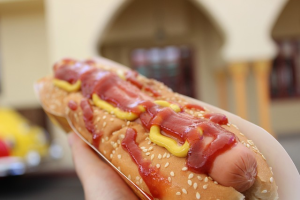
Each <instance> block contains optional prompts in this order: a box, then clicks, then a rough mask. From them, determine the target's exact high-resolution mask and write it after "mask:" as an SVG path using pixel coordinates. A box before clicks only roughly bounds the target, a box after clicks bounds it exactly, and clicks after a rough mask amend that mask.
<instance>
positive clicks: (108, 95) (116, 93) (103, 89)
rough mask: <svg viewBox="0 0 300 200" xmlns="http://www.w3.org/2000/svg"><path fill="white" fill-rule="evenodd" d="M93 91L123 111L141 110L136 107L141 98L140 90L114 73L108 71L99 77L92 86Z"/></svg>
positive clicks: (136, 111)
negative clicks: (105, 74)
mask: <svg viewBox="0 0 300 200" xmlns="http://www.w3.org/2000/svg"><path fill="white" fill-rule="evenodd" d="M94 93H95V94H97V95H98V96H99V97H100V98H101V99H102V100H104V101H107V102H109V103H111V104H113V105H114V106H116V107H118V108H120V109H121V110H123V111H128V112H133V113H136V114H139V113H140V112H141V111H140V109H139V108H138V107H137V106H138V104H139V102H141V101H142V100H143V97H142V96H141V92H140V90H139V89H138V88H136V87H135V86H133V85H132V84H130V83H128V82H127V81H124V80H122V79H121V78H120V77H118V76H117V75H116V74H113V73H111V72H110V73H109V74H108V75H107V76H104V77H102V78H101V79H99V80H98V82H97V84H96V85H95V87H94Z"/></svg>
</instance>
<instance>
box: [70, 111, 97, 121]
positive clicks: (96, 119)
mask: <svg viewBox="0 0 300 200" xmlns="http://www.w3.org/2000/svg"><path fill="white" fill-rule="evenodd" d="M75 114H76V113H75ZM75 117H77V115H75ZM99 121H100V117H97V119H96V120H95V122H99Z"/></svg>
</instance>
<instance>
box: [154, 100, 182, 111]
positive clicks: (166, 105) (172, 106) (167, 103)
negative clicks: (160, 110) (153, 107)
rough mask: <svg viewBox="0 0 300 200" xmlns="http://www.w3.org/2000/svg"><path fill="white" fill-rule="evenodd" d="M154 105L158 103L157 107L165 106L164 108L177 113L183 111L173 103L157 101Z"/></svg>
mask: <svg viewBox="0 0 300 200" xmlns="http://www.w3.org/2000/svg"><path fill="white" fill-rule="evenodd" d="M154 103H156V104H157V105H160V106H163V107H170V108H171V109H172V110H174V111H175V112H180V111H181V109H180V107H179V106H178V105H177V104H172V103H169V102H167V101H163V100H156V101H154Z"/></svg>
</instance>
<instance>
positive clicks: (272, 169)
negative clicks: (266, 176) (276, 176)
mask: <svg viewBox="0 0 300 200" xmlns="http://www.w3.org/2000/svg"><path fill="white" fill-rule="evenodd" d="M270 171H271V173H272V175H273V169H272V167H270Z"/></svg>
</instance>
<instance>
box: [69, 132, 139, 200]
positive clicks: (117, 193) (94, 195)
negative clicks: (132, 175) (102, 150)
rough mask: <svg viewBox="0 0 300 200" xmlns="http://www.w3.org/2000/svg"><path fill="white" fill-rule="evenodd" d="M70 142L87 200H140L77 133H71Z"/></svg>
mask: <svg viewBox="0 0 300 200" xmlns="http://www.w3.org/2000/svg"><path fill="white" fill-rule="evenodd" d="M68 140H69V143H70V146H71V149H72V155H73V162H74V165H75V170H76V173H77V175H78V177H79V179H80V181H81V183H82V186H83V189H84V194H85V199H86V200H95V199H96V200H97V199H108V200H114V199H116V200H117V199H118V200H123V199H132V200H135V199H138V198H137V197H136V196H135V195H134V193H133V192H132V191H131V189H130V188H129V187H128V186H127V185H126V183H125V182H124V181H123V180H122V179H121V178H120V177H119V175H118V174H117V173H116V172H115V171H114V170H113V169H112V168H111V167H110V166H108V165H107V164H106V163H105V162H104V161H102V160H101V159H100V158H99V156H98V155H97V154H96V153H95V152H94V151H93V150H92V149H91V148H90V147H89V146H88V145H87V144H85V143H84V142H83V141H82V140H81V139H80V138H79V137H78V136H77V135H76V134H75V133H69V135H68Z"/></svg>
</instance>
